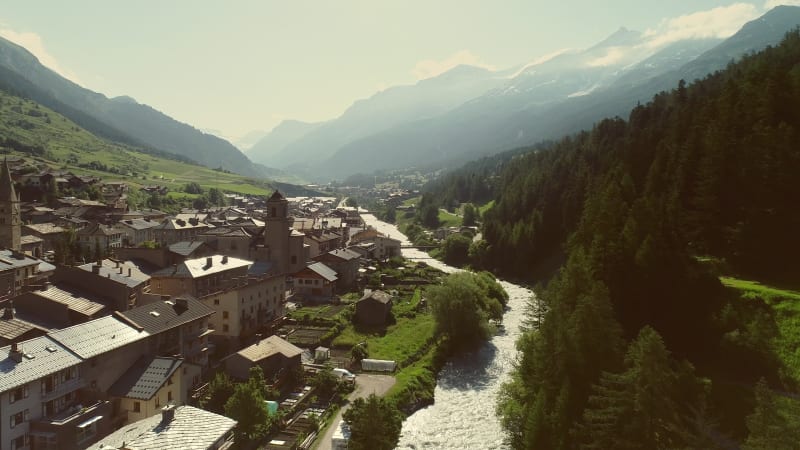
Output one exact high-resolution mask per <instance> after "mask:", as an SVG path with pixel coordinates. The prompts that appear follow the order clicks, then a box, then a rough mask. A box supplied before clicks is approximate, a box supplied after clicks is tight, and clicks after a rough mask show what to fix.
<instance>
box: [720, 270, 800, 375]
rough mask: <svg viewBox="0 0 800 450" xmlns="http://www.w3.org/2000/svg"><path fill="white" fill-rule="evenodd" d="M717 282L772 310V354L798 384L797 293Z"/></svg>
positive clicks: (754, 283) (746, 282)
mask: <svg viewBox="0 0 800 450" xmlns="http://www.w3.org/2000/svg"><path fill="white" fill-rule="evenodd" d="M720 281H722V284H724V285H725V286H727V287H729V288H733V289H736V290H737V291H739V292H740V293H741V297H742V298H743V299H747V300H755V299H763V300H764V301H765V302H766V303H767V304H768V305H770V306H771V307H772V309H773V310H774V311H775V323H776V325H777V327H778V337H777V338H776V341H775V343H774V345H775V353H776V354H777V355H778V357H779V358H780V360H781V361H783V363H784V364H785V365H786V367H787V369H788V370H789V371H790V375H791V376H792V378H794V379H795V380H796V381H800V292H798V291H794V290H790V289H782V288H779V287H774V286H768V285H765V284H762V283H759V282H757V281H752V280H742V279H739V278H732V277H720Z"/></svg>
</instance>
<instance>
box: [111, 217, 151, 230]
mask: <svg viewBox="0 0 800 450" xmlns="http://www.w3.org/2000/svg"><path fill="white" fill-rule="evenodd" d="M118 224H119V225H120V226H123V227H126V228H131V229H133V230H146V229H148V228H153V227H157V226H158V225H159V222H157V221H154V220H146V219H125V220H120V221H119V222H118Z"/></svg>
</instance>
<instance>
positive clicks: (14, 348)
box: [8, 342, 22, 363]
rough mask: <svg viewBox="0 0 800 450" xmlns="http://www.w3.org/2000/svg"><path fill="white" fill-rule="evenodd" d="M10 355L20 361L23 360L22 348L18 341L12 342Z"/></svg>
mask: <svg viewBox="0 0 800 450" xmlns="http://www.w3.org/2000/svg"><path fill="white" fill-rule="evenodd" d="M8 357H9V358H11V359H13V360H14V361H16V362H18V363H19V362H22V348H21V347H20V346H19V344H18V343H16V342H14V343H12V344H11V351H10V352H9V353H8Z"/></svg>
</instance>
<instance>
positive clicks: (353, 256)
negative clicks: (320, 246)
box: [314, 249, 361, 290]
mask: <svg viewBox="0 0 800 450" xmlns="http://www.w3.org/2000/svg"><path fill="white" fill-rule="evenodd" d="M314 260H315V261H319V262H321V263H323V264H325V265H326V266H328V267H330V268H331V269H333V270H335V271H336V276H337V277H338V280H336V284H337V287H338V288H340V289H341V290H347V289H349V288H350V287H352V286H353V285H355V283H356V280H357V279H358V266H359V262H360V260H361V254H360V253H358V252H356V251H354V250H349V249H336V250H331V251H329V252H328V253H323V254H322V255H319V256H317V257H316V258H314Z"/></svg>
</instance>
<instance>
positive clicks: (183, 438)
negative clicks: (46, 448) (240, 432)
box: [88, 406, 236, 450]
mask: <svg viewBox="0 0 800 450" xmlns="http://www.w3.org/2000/svg"><path fill="white" fill-rule="evenodd" d="M235 426H236V421H235V420H233V419H229V418H227V417H225V416H221V415H219V414H214V413H212V412H209V411H204V410H202V409H199V408H195V407H192V406H178V407H176V408H175V418H173V419H172V421H171V422H170V423H169V424H168V425H167V426H164V425H163V424H162V423H161V414H156V415H154V416H151V417H148V418H146V419H142V420H140V421H138V422H134V423H132V424H128V425H125V426H124V427H122V428H120V429H119V430H117V431H115V432H114V433H111V434H109V435H108V436H106V437H105V438H103V439H102V440H100V442H97V443H95V444H94V445H92V446H91V447H89V449H88V450H111V449H118V448H121V447H122V445H123V444H124V445H125V446H126V447H127V448H134V449H163V450H206V449H208V448H210V447H211V446H212V445H213V444H214V443H215V442H217V440H219V439H220V438H222V437H223V436H225V435H226V434H227V433H228V432H229V431H231V430H232V429H233V427H235Z"/></svg>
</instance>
